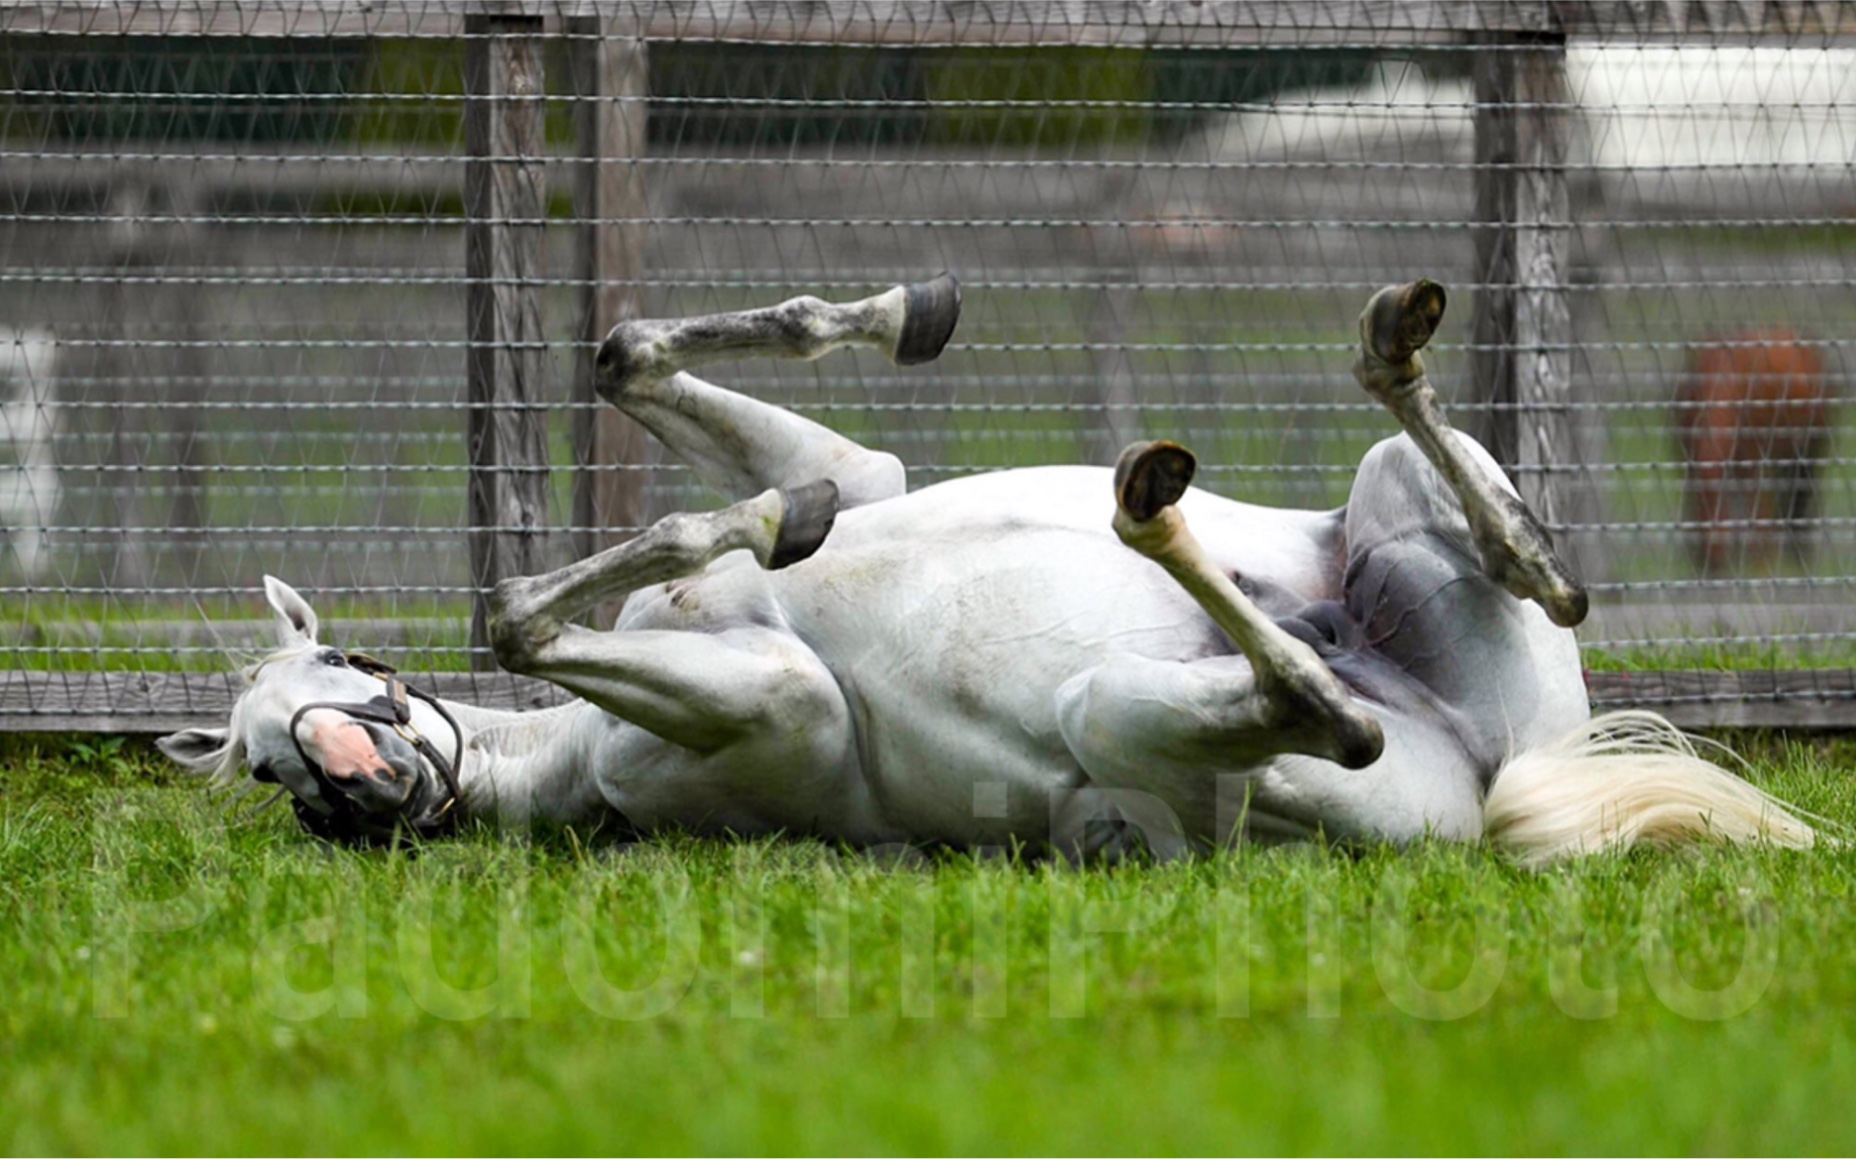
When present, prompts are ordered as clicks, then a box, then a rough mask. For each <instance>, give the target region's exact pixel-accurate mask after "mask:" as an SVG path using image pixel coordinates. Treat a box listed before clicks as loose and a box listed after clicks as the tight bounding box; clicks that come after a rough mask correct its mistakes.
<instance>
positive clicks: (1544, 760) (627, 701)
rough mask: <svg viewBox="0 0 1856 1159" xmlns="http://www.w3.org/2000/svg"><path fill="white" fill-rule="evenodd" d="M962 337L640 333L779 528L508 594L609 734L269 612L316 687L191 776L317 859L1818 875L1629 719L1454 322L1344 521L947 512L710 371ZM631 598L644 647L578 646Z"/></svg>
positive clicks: (311, 617) (624, 388)
mask: <svg viewBox="0 0 1856 1159" xmlns="http://www.w3.org/2000/svg"><path fill="white" fill-rule="evenodd" d="M958 309H959V289H958V285H957V283H955V282H954V281H953V279H951V278H949V277H947V276H945V275H944V276H942V277H941V278H938V279H935V280H934V281H931V282H927V283H922V284H919V285H915V286H909V287H896V288H894V289H892V290H890V291H888V292H886V293H884V294H881V295H878V296H876V297H874V298H869V299H866V300H863V301H860V302H855V303H851V304H849V305H830V304H827V303H824V302H821V301H818V300H817V299H812V298H800V299H795V300H792V301H788V302H786V303H784V304H782V305H779V306H775V307H772V308H769V309H764V310H755V311H744V312H740V313H735V314H725V315H717V316H712V317H705V318H696V319H687V320H680V321H636V322H628V323H624V324H622V325H620V326H618V327H617V328H615V329H614V330H613V332H612V334H611V335H610V336H609V337H608V338H607V339H606V341H605V343H604V344H603V345H602V347H601V350H600V353H599V358H598V367H599V372H600V376H601V391H602V394H603V395H604V396H605V397H606V398H607V399H608V400H609V401H610V402H612V403H613V404H614V405H615V406H617V407H618V408H619V409H620V410H622V411H624V412H625V413H627V414H629V415H631V416H632V417H634V418H636V419H638V420H639V421H640V422H642V423H643V424H644V425H645V426H647V427H648V428H650V429H651V430H652V431H653V432H654V433H655V434H656V435H657V436H658V437H659V438H660V439H661V440H662V441H663V442H664V443H665V444H667V445H668V447H669V448H670V449H671V450H672V451H673V452H675V453H676V454H677V456H678V457H680V458H681V459H682V460H683V461H684V462H686V463H688V464H689V465H690V466H691V467H693V468H694V469H695V470H696V471H697V472H698V473H699V474H700V475H701V476H702V477H703V478H704V479H705V480H706V481H707V482H709V483H710V484H712V485H713V486H715V487H718V488H720V489H722V490H723V491H725V492H727V493H731V494H734V495H749V496H752V498H747V499H745V500H743V501H741V502H738V503H736V504H735V505H734V506H732V507H729V508H727V509H725V510H721V511H717V512H714V513H712V514H703V515H673V516H670V517H668V518H666V519H664V520H662V521H660V522H659V523H657V524H656V525H655V526H653V527H651V528H650V529H649V530H647V531H646V532H644V533H643V534H641V535H640V536H638V537H637V538H636V539H633V540H631V541H630V542H628V543H625V544H622V545H620V546H618V547H614V548H611V549H609V550H607V551H604V552H601V553H600V554H598V555H595V556H593V557H591V558H589V559H586V560H582V561H580V562H578V563H574V564H571V565H569V566H567V567H564V568H562V569H560V570H558V571H555V572H552V573H550V574H547V575H543V576H537V577H531V578H520V579H513V580H509V581H505V582H504V583H502V584H500V585H498V587H497V588H496V590H495V592H494V598H493V604H492V609H493V614H492V617H491V621H492V625H493V627H492V634H493V642H494V647H495V651H496V655H497V658H498V660H499V661H501V663H502V664H503V666H504V667H506V668H508V669H509V670H511V671H514V672H519V673H527V674H530V675H533V676H537V677H541V678H544V679H546V680H549V681H552V682H553V683H555V684H557V685H559V686H561V687H562V688H565V689H567V690H568V691H570V692H572V693H574V694H575V695H576V696H577V697H579V698H580V699H578V700H576V701H574V702H572V703H570V704H568V705H566V706H564V707H560V708H555V709H550V710H547V711H541V712H533V713H526V714H515V713H498V712H491V711H487V710H482V709H475V708H471V707H468V706H465V705H454V704H445V703H442V702H437V701H433V700H430V699H429V698H421V697H420V696H419V695H418V694H417V693H413V694H411V695H409V694H408V689H407V686H405V685H404V684H402V683H401V682H400V681H399V680H398V678H397V677H395V676H392V675H391V674H390V673H388V672H385V671H382V670H381V668H380V667H379V666H378V665H375V664H372V663H371V662H367V661H366V660H365V658H364V657H360V656H358V655H356V654H350V653H345V652H343V651H342V650H340V649H337V648H331V647H325V646H323V645H322V644H320V643H319V642H318V639H317V631H316V627H317V621H316V614H315V612H314V611H312V610H311V608H310V607H309V605H308V604H307V603H306V602H305V601H304V600H303V599H302V597H301V596H299V595H298V594H297V593H296V592H294V591H292V590H291V589H290V588H289V587H288V586H286V585H284V584H282V583H280V582H278V581H276V580H273V579H270V578H268V577H267V579H266V581H265V584H266V590H267V592H268V595H269V599H270V604H271V606H272V608H273V609H274V610H275V612H276V614H277V617H278V623H279V627H280V650H279V651H278V652H276V653H275V654H274V655H272V656H271V657H270V658H269V659H267V660H265V661H263V662H262V663H260V664H258V665H257V666H256V667H254V668H252V669H250V670H249V671H248V674H247V675H248V679H249V684H248V687H247V688H246V690H245V691H244V693H243V694H242V696H241V697H240V698H239V700H238V701H237V703H236V705H235V707H234V708H233V710H232V714H231V721H230V727H229V728H226V729H210V730H208V729H190V730H187V731H184V732H180V733H176V734H174V735H173V736H170V737H167V738H165V739H164V740H163V741H162V747H163V749H164V750H165V751H166V752H167V753H168V754H169V755H170V756H172V757H173V758H174V759H176V760H177V761H179V762H180V763H182V764H183V765H186V766H187V767H189V768H192V769H195V770H198V771H202V772H212V773H215V774H217V776H218V777H219V778H220V779H221V780H222V781H238V780H242V779H243V778H245V777H247V776H249V777H251V778H254V779H256V780H258V781H267V782H274V783H279V784H281V785H282V786H283V787H284V788H286V789H288V790H289V791H290V793H292V794H293V795H294V797H295V799H296V806H297V810H298V814H299V816H300V817H301V818H302V819H303V821H304V823H305V826H306V827H307V828H309V829H311V830H312V831H314V832H317V833H321V834H324V835H327V836H331V837H337V838H347V839H363V840H365V839H381V838H383V837H390V836H391V835H392V834H393V833H394V832H395V831H396V829H399V828H403V829H410V830H413V831H425V832H438V831H441V830H442V829H444V828H446V827H447V826H448V825H449V824H450V823H452V822H453V821H455V820H456V819H457V818H458V817H459V816H466V817H479V818H490V819H495V820H498V821H504V822H517V823H528V822H533V821H547V822H552V823H556V824H564V825H578V826H585V825H598V824H600V823H602V822H608V821H610V822H614V823H624V824H628V825H630V826H632V827H635V828H636V829H638V830H641V831H650V830H653V829H659V828H662V827H678V828H682V829H686V830H692V831H696V832H701V833H723V832H726V833H733V834H761V833H770V832H786V833H804V834H815V835H818V836H821V837H824V838H827V839H832V840H839V841H844V842H848V843H852V844H856V845H878V844H887V843H945V844H949V845H954V846H961V847H973V846H982V845H1009V844H1012V843H1015V842H1016V843H1020V844H1024V845H1027V846H1030V847H1033V848H1045V849H1053V850H1056V851H1058V852H1061V853H1064V854H1066V855H1072V856H1077V855H1088V854H1091V853H1096V852H1100V851H1102V850H1103V849H1105V848H1115V847H1118V846H1121V845H1124V844H1126V843H1127V842H1129V841H1138V842H1140V843H1141V844H1144V845H1145V846H1147V847H1148V848H1150V849H1152V850H1155V851H1157V852H1161V853H1168V852H1173V851H1177V850H1180V849H1186V848H1195V847H1209V846H1213V845H1216V844H1219V843H1222V842H1226V841H1230V840H1234V839H1236V838H1238V837H1240V836H1244V835H1248V836H1251V837H1257V838H1264V839H1296V838H1308V837H1313V836H1315V835H1317V834H1325V835H1326V836H1328V837H1330V838H1334V839H1340V840H1353V841H1392V842H1405V841H1410V840H1413V839H1417V838H1420V837H1424V836H1427V835H1428V836H1434V837H1438V838H1446V839H1454V840H1463V841H1475V840H1479V839H1481V838H1483V837H1484V836H1485V835H1486V836H1488V837H1491V838H1494V839H1496V840H1498V841H1500V842H1502V843H1504V844H1505V845H1506V846H1507V847H1508V848H1510V849H1512V850H1513V851H1515V852H1516V853H1518V854H1519V855H1520V856H1521V857H1522V858H1523V859H1524V860H1527V861H1529V862H1532V863H1538V862H1544V861H1548V860H1552V859H1554V858H1557V857H1561V856H1566V855H1571V854H1576V853H1579V852H1582V851H1589V850H1595V849H1599V848H1606V847H1614V846H1619V845H1629V844H1632V843H1636V842H1640V841H1648V842H1654V843H1667V842H1671V841H1678V840H1687V839H1697V838H1702V837H1710V838H1725V839H1730V840H1740V839H1754V838H1766V839H1770V840H1773V841H1777V842H1781V843H1784V844H1788V845H1799V846H1802V845H1809V844H1811V842H1812V840H1813V836H1814V835H1813V831H1812V830H1811V828H1810V827H1809V826H1808V825H1806V824H1805V823H1803V822H1802V821H1800V820H1799V819H1797V818H1796V817H1795V816H1793V815H1792V814H1790V813H1789V812H1787V811H1786V810H1785V809H1784V807H1783V806H1781V805H1780V804H1779V803H1778V802H1776V801H1774V800H1773V799H1772V798H1770V797H1768V796H1767V795H1765V794H1764V793H1762V792H1760V791H1759V790H1757V789H1756V788H1754V787H1753V786H1751V785H1749V784H1747V783H1746V782H1744V781H1742V780H1740V779H1738V778H1736V777H1734V776H1732V775H1730V774H1728V773H1726V772H1723V771H1722V770H1720V769H1718V768H1716V767H1715V766H1714V765H1712V764H1710V763H1708V762H1706V761H1704V760H1702V759H1700V757H1699V756H1698V755H1697V754H1696V752H1695V751H1694V749H1693V748H1692V747H1691V746H1690V745H1689V743H1688V742H1687V741H1686V740H1685V739H1684V738H1683V737H1682V736H1681V734H1680V733H1678V732H1676V731H1675V730H1674V729H1673V728H1672V727H1671V726H1669V725H1667V724H1666V723H1664V722H1662V721H1661V719H1660V718H1657V717H1654V716H1653V715H1651V714H1648V713H1632V714H1620V715H1614V716H1612V717H1606V718H1600V719H1598V720H1593V719H1591V716H1590V711H1589V706H1588V702H1587V699H1586V694H1585V688H1584V683H1583V680H1582V678H1581V670H1580V662H1579V654H1578V649H1577V647H1576V645H1575V643H1574V640H1573V635H1572V633H1571V631H1569V630H1568V629H1569V628H1570V627H1571V626H1572V625H1574V624H1576V623H1578V622H1579V621H1580V620H1581V619H1582V618H1583V617H1584V615H1585V611H1586V597H1585V593H1584V591H1583V590H1582V588H1581V587H1580V586H1579V584H1578V583H1577V581H1576V580H1574V578H1573V577H1572V576H1571V574H1570V573H1569V572H1568V571H1567V569H1566V568H1565V567H1564V566H1563V565H1562V564H1561V563H1560V561H1559V560H1558V558H1557V557H1556V556H1555V555H1554V553H1553V550H1552V547H1551V545H1550V543H1549V542H1548V539H1547V536H1546V533H1545V531H1544V530H1543V529H1542V528H1541V526H1540V524H1539V523H1538V522H1537V521H1536V520H1535V519H1534V517H1533V516H1532V515H1531V514H1530V513H1529V512H1528V510H1527V508H1526V507H1525V506H1524V505H1523V504H1522V502H1521V501H1520V499H1519V498H1518V497H1517V496H1516V495H1515V493H1514V491H1513V489H1512V488H1511V487H1510V486H1509V485H1508V483H1507V482H1506V480H1505V479H1504V478H1503V476H1502V473H1501V472H1500V470H1499V469H1498V468H1497V466H1496V464H1495V463H1494V462H1493V461H1492V460H1491V459H1490V457H1489V455H1488V454H1487V453H1486V452H1485V451H1484V450H1483V449H1482V447H1480V446H1479V445H1477V444H1476V443H1475V442H1474V441H1472V440H1470V439H1468V438H1465V437H1463V436H1461V435H1458V434H1457V433H1455V432H1454V431H1452V430H1451V429H1450V427H1449V426H1448V424H1447V423H1446V422H1445V420H1444V417H1443V415H1442V412H1441V410H1440V409H1439V407H1438V404H1437V399H1436V395H1435V394H1434V393H1433V391H1432V389H1431V387H1430V386H1429V384H1428V383H1427V381H1426V379H1425V375H1424V370H1423V365H1422V362H1421V360H1420V357H1419V353H1418V351H1419V350H1420V349H1421V348H1422V347H1423V345H1424V344H1425V343H1426V342H1427V341H1428V340H1429V338H1430V335H1431V333H1432V331H1433V330H1434V328H1435V326H1436V324H1437V322H1438V320H1439V319H1440V318H1441V317H1442V314H1443V309H1444V292H1443V290H1442V288H1441V287H1439V286H1437V285H1436V284H1434V283H1431V282H1426V281H1420V282H1415V283H1412V284H1410V285H1407V286H1397V287H1390V288H1388V289H1386V290H1383V291H1381V292H1380V293H1379V294H1377V295H1376V296H1375V297H1374V298H1373V299H1372V301H1371V302H1370V303H1369V304H1368V306H1367V309H1366V311H1365V313H1364V314H1363V315H1362V316H1361V321H1360V336H1361V355H1360V360H1359V363H1358V365H1357V367H1356V375H1357V376H1358V378H1359V380H1360V382H1361V383H1362V385H1364V387H1365V388H1366V389H1367V391H1368V392H1370V393H1371V394H1372V395H1373V396H1374V397H1375V398H1377V399H1379V400H1380V401H1381V402H1382V403H1384V404H1385V406H1386V407H1387V408H1388V409H1390V411H1391V412H1392V414H1393V415H1394V416H1395V417H1396V418H1397V419H1398V421H1399V422H1400V424H1401V425H1402V426H1403V427H1404V428H1405V433H1404V434H1403V435H1400V436H1398V437H1395V438H1391V439H1388V440H1386V441H1385V442H1382V443H1380V444H1379V445H1377V446H1375V447H1374V448H1373V449H1372V450H1371V451H1369V452H1368V453H1367V455H1366V457H1365V459H1364V460H1363V461H1362V462H1361V464H1360V468H1359V474H1358V476H1357V477H1356V479H1355V482H1354V485H1353V489H1352V494H1351V496H1350V498H1349V500H1348V503H1347V506H1346V507H1345V508H1343V509H1341V510H1338V511H1325V512H1322V511H1293V510H1275V509H1270V508H1263V507H1256V506H1251V505H1247V504H1244V503H1238V502H1233V501H1231V500H1229V499H1223V498H1220V497H1218V496H1215V495H1210V494H1207V493H1205V492H1203V491H1198V490H1194V489H1192V488H1190V487H1189V485H1188V484H1189V480H1190V478H1191V475H1192V471H1193V466H1194V462H1193V459H1192V456H1191V455H1190V454H1189V453H1188V452H1186V451H1185V450H1184V449H1182V448H1180V447H1178V446H1176V445H1174V444H1171V443H1146V444H1137V445H1135V446H1133V447H1130V448H1129V449H1128V450H1127V451H1126V452H1124V453H1123V455H1122V456H1121V460H1120V462H1119V463H1118V464H1117V466H1116V467H1115V469H1114V471H1113V472H1112V473H1111V472H1110V471H1108V470H1105V469H1100V468H1091V467H1049V468H1032V469H1023V470H1007V471H999V472H996V473H992V474H986V475H978V476H974V477H971V478H965V479H959V480H955V481H951V482H945V483H941V484H938V485H936V486H933V487H929V488H925V489H923V490H920V491H916V492H913V493H910V492H908V491H907V488H906V482H905V473H904V469H903V466H902V464H901V463H900V462H899V461H898V460H897V459H895V458H894V457H893V456H891V455H887V454H882V453H878V452H875V451H871V450H868V449H866V448H864V447H861V446H859V445H857V444H856V443H853V442H851V441H849V440H847V439H845V438H843V437H841V436H839V435H837V434H835V433H833V432H831V431H829V430H826V429H825V428H823V427H821V426H819V425H817V424H815V423H812V422H810V421H808V420H806V419H803V418H800V417H798V416H796V415H793V414H790V413H788V412H785V411H782V410H779V409H777V408H775V407H771V406H768V405H766V404H763V403H760V402H757V401H754V400H751V399H748V398H745V397H742V396H740V395H737V394H733V393H731V392H729V391H726V390H723V389H721V388H719V387H716V386H713V385H711V384H709V383H707V382H704V381H702V380H700V379H698V378H696V377H694V376H692V375H691V374H689V373H687V371H688V369H689V368H691V367H694V366H698V365H701V364H703V363H706V362H713V361H718V360H721V359H727V358H741V357H747V356H752V355H757V354H760V355H780V356H785V357H798V358H816V357H819V356H820V355H822V354H824V353H826V352H827V351H830V350H832V349H836V348H839V347H844V346H851V345H859V346H869V347H874V348H877V349H879V350H882V351H883V352H885V353H886V354H887V355H888V356H889V357H890V358H891V359H893V360H894V361H895V362H897V363H899V364H910V363H915V362H921V361H926V360H927V359H930V358H933V357H934V356H935V355H937V354H938V353H939V352H940V350H941V348H942V346H943V345H944V344H945V343H946V341H947V339H948V337H949V335H950V334H951V332H952V329H953V325H954V321H955V318H956V316H957V314H958ZM620 597H624V599H625V604H624V610H623V613H622V615H621V617H620V620H619V622H618V624H617V626H616V627H615V628H614V629H613V630H612V631H610V632H595V631H591V630H588V629H585V628H582V627H580V626H578V625H576V624H574V623H573V622H572V619H573V617H574V616H576V615H578V614H580V613H582V612H584V611H586V610H587V609H589V608H591V607H593V606H594V605H596V604H598V603H601V602H604V601H608V600H613V599H617V598H620ZM383 681H384V685H383Z"/></svg>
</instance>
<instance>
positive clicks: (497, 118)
mask: <svg viewBox="0 0 1856 1159" xmlns="http://www.w3.org/2000/svg"><path fill="white" fill-rule="evenodd" d="M541 30H542V21H541V17H539V16H530V15H514V14H507V13H505V12H502V11H497V12H494V13H483V14H474V15H471V16H469V17H467V18H466V20H465V23H464V31H465V37H466V39H465V49H464V88H465V93H466V95H467V96H468V97H469V99H468V100H467V101H466V102H465V106H464V136H465V142H466V146H467V148H468V150H469V155H470V159H469V161H468V162H467V163H466V165H465V169H464V213H465V218H466V225H465V241H464V266H465V277H466V280H467V282H468V288H467V302H466V309H467V312H468V314H469V358H468V377H469V383H470V388H469V389H470V407H469V414H470V420H469V434H468V445H469V451H470V485H469V492H470V498H469V518H470V533H469V534H470V564H471V579H472V582H473V584H474V585H475V587H476V588H477V592H476V594H475V596H474V597H473V606H472V611H471V627H470V642H471V649H472V654H471V666H472V667H473V668H477V669H485V670H487V669H493V668H494V667H495V660H494V659H493V658H491V656H490V655H489V653H488V651H487V649H488V647H489V639H490V637H489V621H488V616H487V608H486V606H485V602H484V593H485V592H486V591H487V589H488V588H489V587H491V586H492V585H494V584H495V583H496V582H497V581H498V580H501V579H504V578H506V577H508V576H515V575H528V574H533V573H535V572H538V571H540V570H542V569H543V568H544V567H545V566H546V547H547V522H548V439H547V426H546V424H547V419H546V415H545V413H544V412H543V411H542V409H541V407H542V399H543V386H544V377H545V375H546V373H547V366H548V363H547V350H546V347H545V337H546V336H545V335H544V334H543V332H542V326H541V294H542V286H541V276H542V268H541V267H542V241H543V234H544V232H545V228H546V227H545V221H546V217H547V212H548V198H547V188H546V178H545V176H544V172H543V168H542V162H543V160H544V157H545V153H546V148H547V142H546V138H545V136H544V134H543V124H544V118H543V107H542V102H541V101H540V100H539V99H535V98H539V97H540V96H541V95H542V94H543V92H544V91H545V90H544V88H543V85H542V72H541V47H540V43H539V39H538V37H539V35H540V33H541Z"/></svg>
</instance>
